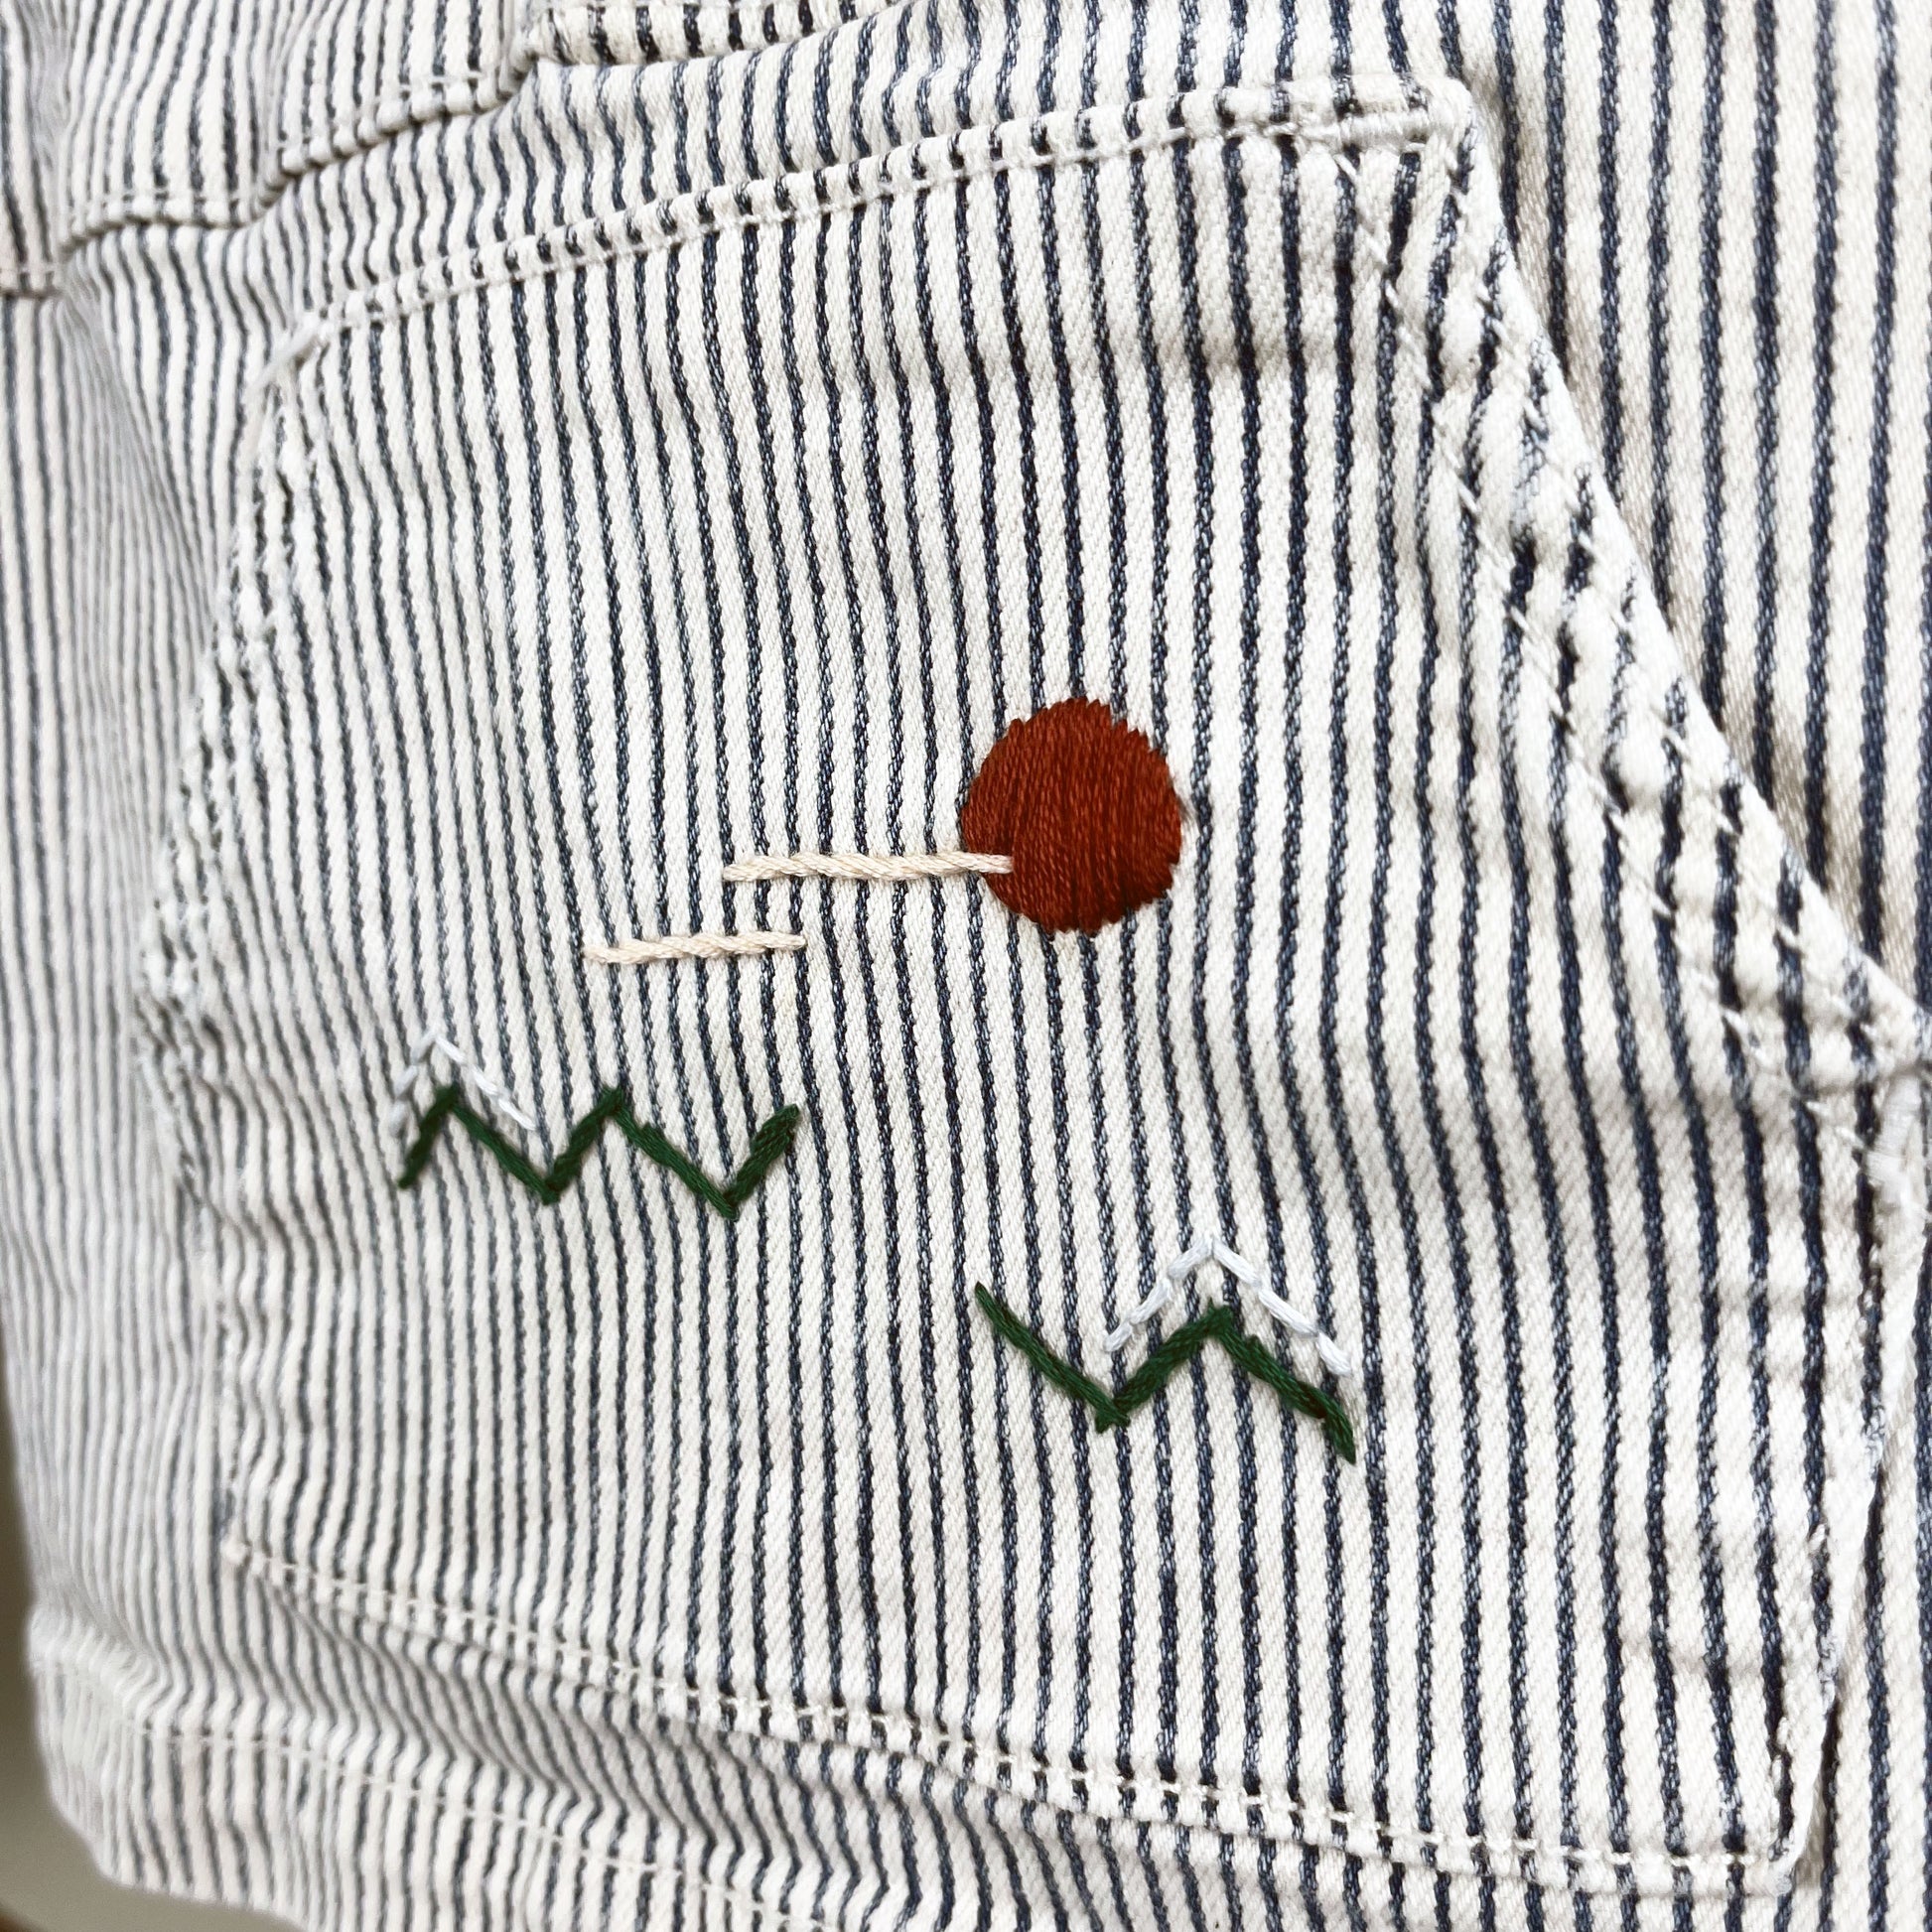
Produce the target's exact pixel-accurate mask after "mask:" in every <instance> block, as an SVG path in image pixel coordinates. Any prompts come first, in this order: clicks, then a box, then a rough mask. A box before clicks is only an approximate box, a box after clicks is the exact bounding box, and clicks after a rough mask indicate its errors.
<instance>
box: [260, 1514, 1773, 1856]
mask: <svg viewBox="0 0 1932 1932" xmlns="http://www.w3.org/2000/svg"><path fill="white" fill-rule="evenodd" d="M222 1554H223V1556H225V1557H226V1558H227V1559H228V1560H229V1562H231V1563H233V1564H234V1565H235V1566H236V1568H237V1569H239V1570H242V1571H243V1572H245V1573H251V1574H253V1575H255V1576H256V1577H258V1578H260V1579H261V1580H262V1581H263V1582H264V1583H265V1584H270V1585H273V1584H274V1582H275V1580H276V1578H278V1577H279V1578H280V1579H283V1580H284V1583H283V1587H288V1585H289V1584H297V1585H300V1586H301V1587H302V1588H303V1589H304V1590H305V1592H306V1593H307V1594H308V1595H309V1597H310V1598H311V1600H312V1601H315V1602H317V1603H319V1604H321V1605H324V1606H326V1607H329V1608H332V1609H335V1610H338V1611H342V1612H345V1613H346V1614H347V1615H349V1616H351V1617H353V1618H354V1619H356V1620H357V1621H359V1622H363V1623H366V1624H367V1625H368V1626H369V1627H370V1628H372V1629H374V1630H377V1631H383V1632H387V1633H389V1634H392V1635H393V1634H402V1635H405V1636H413V1637H415V1638H417V1639H418V1640H420V1641H424V1642H429V1643H462V1642H465V1641H466V1640H467V1641H471V1642H477V1641H484V1640H486V1639H487V1636H488V1635H489V1634H492V1633H493V1634H494V1635H495V1636H497V1637H501V1638H507V1639H509V1640H510V1642H511V1643H513V1644H515V1645H518V1646H522V1647H524V1648H525V1649H526V1651H527V1653H528V1654H526V1655H522V1656H516V1655H511V1654H509V1653H508V1652H507V1651H506V1650H503V1649H494V1648H492V1649H491V1651H490V1653H489V1654H490V1655H492V1656H494V1657H495V1658H497V1660H498V1661H499V1662H502V1663H506V1664H512V1665H516V1666H519V1667H521V1668H524V1669H529V1670H537V1671H546V1672H548V1673H549V1674H550V1675H552V1676H553V1677H556V1678H561V1681H563V1682H565V1683H570V1684H575V1685H577V1686H578V1687H579V1688H582V1689H587V1690H603V1691H605V1692H607V1693H611V1692H615V1693H618V1694H624V1693H626V1692H627V1693H628V1694H629V1695H631V1696H633V1697H639V1698H640V1699H641V1700H642V1701H645V1702H646V1703H647V1708H649V1709H651V1710H652V1711H653V1713H654V1715H656V1716H658V1717H661V1718H664V1719H667V1720H669V1721H671V1722H673V1723H684V1724H696V1725H702V1724H703V1723H704V1722H705V1713H706V1709H707V1707H715V1708H716V1709H717V1710H718V1712H719V1713H720V1714H721V1715H722V1714H725V1713H739V1714H749V1715H751V1716H752V1717H754V1718H755V1719H757V1720H759V1721H760V1722H761V1723H762V1724H763V1725H770V1724H772V1723H773V1722H774V1721H780V1720H785V1719H789V1720H792V1721H793V1722H795V1723H796V1724H797V1725H798V1727H799V1729H800V1731H801V1735H800V1737H799V1738H797V1739H796V1740H791V1739H782V1738H781V1741H798V1742H807V1743H809V1742H820V1743H827V1744H834V1745H840V1746H843V1747H844V1748H847V1749H874V1750H883V1751H888V1752H891V1753H892V1754H894V1755H896V1756H904V1757H912V1758H916V1759H918V1760H919V1761H920V1762H923V1763H930V1764H932V1765H934V1767H935V1768H937V1769H940V1770H946V1769H947V1766H946V1764H945V1761H944V1760H945V1759H946V1757H948V1756H952V1755H957V1756H960V1757H963V1758H965V1759H967V1760H968V1762H967V1764H966V1765H964V1766H962V1767H961V1768H960V1769H958V1770H956V1771H952V1772H950V1773H949V1775H953V1776H958V1777H965V1778H969V1779H971V1780H972V1781H973V1782H975V1783H979V1784H982V1785H985V1784H987V1783H988V1782H989V1780H988V1779H987V1778H986V1777H985V1776H983V1775H981V1767H985V1768H988V1769H990V1770H992V1771H993V1772H994V1773H995V1774H996V1776H997V1778H998V1779H999V1782H995V1783H994V1784H993V1786H992V1788H994V1789H1008V1790H1011V1789H1012V1785H1011V1783H1010V1782H1008V1781H1009V1780H1011V1779H1012V1778H1014V1777H1015V1776H1021V1775H1024V1776H1030V1777H1033V1778H1035V1780H1037V1781H1039V1782H1040V1783H1047V1782H1050V1781H1051V1780H1053V1779H1056V1778H1057V1779H1064V1780H1065V1781H1066V1782H1067V1783H1069V1784H1071V1785H1075V1786H1085V1787H1087V1788H1089V1789H1099V1790H1101V1791H1104V1792H1111V1793H1113V1794H1114V1796H1115V1797H1116V1799H1117V1800H1118V1801H1119V1802H1120V1804H1121V1806H1122V1809H1123V1810H1124V1811H1126V1812H1127V1813H1129V1814H1130V1815H1131V1814H1132V1812H1133V1808H1134V1805H1135V1803H1136V1801H1137V1799H1139V1798H1141V1797H1143V1796H1145V1797H1149V1798H1154V1799H1160V1800H1165V1801H1170V1802H1178V1803H1193V1804H1196V1805H1198V1806H1200V1807H1201V1808H1202V1809H1203V1810H1205V1811H1217V1812H1218V1811H1221V1810H1226V1809H1232V1810H1237V1811H1240V1812H1244V1813H1246V1814H1248V1815H1249V1816H1250V1817H1252V1818H1255V1819H1258V1820H1260V1821H1261V1822H1262V1823H1263V1824H1264V1825H1265V1824H1266V1821H1267V1819H1268V1818H1269V1817H1270V1816H1271V1815H1279V1816H1281V1817H1283V1818H1285V1819H1286V1820H1288V1821H1289V1826H1288V1828H1289V1830H1290V1831H1292V1832H1294V1833H1296V1834H1297V1835H1298V1836H1299V1835H1301V1834H1302V1833H1304V1832H1305V1831H1306V1830H1307V1829H1308V1828H1309V1827H1311V1826H1319V1825H1323V1824H1325V1825H1327V1826H1329V1827H1331V1828H1339V1829H1341V1830H1343V1831H1346V1830H1349V1829H1351V1828H1357V1827H1359V1828H1360V1829H1362V1830H1364V1831H1368V1832H1372V1833H1373V1834H1374V1835H1375V1837H1376V1838H1377V1839H1378V1840H1379V1841H1380V1842H1381V1843H1383V1844H1384V1845H1386V1846H1388V1847H1389V1848H1390V1849H1391V1853H1392V1855H1393V1848H1394V1847H1396V1846H1398V1845H1401V1846H1413V1847H1417V1848H1425V1849H1434V1850H1438V1851H1445V1852H1459V1853H1465V1854H1474V1853H1478V1852H1479V1853H1485V1854H1488V1855H1491V1856H1494V1857H1502V1858H1532V1859H1536V1860H1539V1861H1546V1860H1547V1861H1551V1862H1554V1863H1562V1864H1565V1865H1569V1866H1575V1865H1577V1864H1580V1863H1583V1864H1590V1863H1597V1864H1602V1865H1605V1866H1608V1867H1611V1868H1616V1867H1621V1866H1629V1865H1634V1864H1640V1863H1647V1862H1649V1861H1652V1860H1655V1861H1656V1862H1658V1863H1667V1864H1669V1865H1670V1866H1671V1867H1672V1868H1673V1869H1675V1870H1682V1871H1686V1872H1691V1873H1696V1872H1700V1871H1732V1870H1741V1869H1749V1868H1752V1867H1756V1866H1762V1865H1769V1864H1772V1863H1776V1859H1775V1858H1774V1857H1773V1856H1772V1855H1770V1854H1766V1853H1762V1852H1710V1853H1672V1852H1666V1851H1663V1850H1661V1849H1659V1848H1653V1847H1648V1846H1646V1847H1644V1848H1642V1849H1641V1850H1637V1851H1629V1852H1624V1851H1614V1850H1605V1849H1602V1848H1600V1847H1595V1846H1586V1845H1566V1844H1563V1843H1561V1842H1560V1841H1552V1840H1547V1839H1532V1838H1525V1837H1510V1836H1500V1835H1495V1834H1485V1833H1458V1832H1437V1831H1430V1830H1427V1829H1422V1828H1409V1827H1400V1826H1394V1825H1391V1824H1389V1823H1387V1822H1386V1821H1384V1820H1382V1819H1379V1818H1372V1817H1370V1816H1368V1815H1367V1814H1365V1813H1363V1812H1361V1811H1351V1810H1347V1809H1344V1808H1342V1807H1339V1806H1333V1805H1316V1804H1310V1803H1307V1802H1305V1801H1304V1800H1301V1799H1298V1798H1292V1797H1289V1796H1288V1795H1287V1794H1286V1793H1265V1792H1261V1791H1241V1790H1229V1789H1227V1788H1226V1787H1224V1786H1220V1785H1214V1784H1209V1783H1205V1782H1194V1783H1188V1782H1185V1781H1182V1780H1178V1779H1168V1778H1136V1777H1132V1776H1129V1775H1126V1774H1124V1773H1119V1772H1101V1771H1091V1770H1086V1769H1083V1768H1082V1767H1081V1766H1079V1765H1076V1764H1073V1763H1070V1762H1066V1761H1062V1760H1058V1759H1054V1758H1049V1757H1046V1756H1043V1755H1041V1754H1040V1753H1038V1752H1019V1751H1011V1750H1006V1749H1002V1748H1000V1747H999V1746H997V1745H991V1744H987V1743H984V1742H982V1741H981V1740H980V1739H978V1738H975V1737H972V1736H969V1735H962V1734H961V1733H959V1732H957V1731H954V1730H949V1729H948V1728H946V1726H944V1725H940V1724H936V1723H929V1722H926V1721H924V1720H922V1719H919V1718H916V1717H914V1716H912V1715H911V1714H910V1713H900V1714H897V1715H888V1714H887V1713H884V1712H873V1711H855V1710H853V1709H852V1708H851V1707H850V1706H847V1705H844V1704H839V1703H830V1704H811V1703H805V1702H800V1701H795V1700H788V1699H780V1698H773V1697H769V1696H766V1695H764V1694H762V1693H759V1694H755V1695H740V1694H738V1693H734V1692H728V1691H722V1690H721V1691H716V1692H711V1693H707V1692H706V1691H704V1690H703V1689H701V1688H699V1687H697V1686H693V1685H684V1686H679V1685H675V1684H673V1683H672V1682H670V1680H668V1679H667V1678H666V1677H665V1676H664V1675H663V1673H662V1672H661V1671H658V1670H654V1669H650V1668H647V1667H646V1666H644V1665H641V1664H626V1663H624V1662H623V1661H622V1660H621V1658H617V1657H613V1656H611V1655H609V1654H608V1653H604V1652H599V1651H594V1650H591V1649H590V1648H588V1647H587V1646H584V1645H579V1644H571V1643H568V1642H564V1641H561V1640H554V1639H548V1638H544V1637H542V1636H539V1635H538V1634H537V1632H535V1631H533V1630H530V1629H528V1628H526V1627H524V1626H523V1625H520V1624H517V1623H514V1622H511V1621H509V1620H507V1619H504V1618H499V1617H494V1616H490V1615H487V1614H486V1613H483V1612H481V1611H474V1610H458V1609H451V1608H446V1607H445V1606H443V1605H441V1604H437V1603H432V1602H425V1601H422V1600H419V1599H416V1598H412V1597H409V1596H406V1595H404V1594H402V1593H401V1592H398V1591H391V1590H383V1589H379V1588H374V1587H370V1586H366V1585H360V1584H356V1583H353V1582H352V1581H350V1580H349V1579H346V1578H341V1577H331V1576H328V1575H327V1574H326V1573H324V1572H321V1571H317V1570H314V1569H311V1568H309V1567H308V1566H307V1565H304V1564H299V1563H292V1562H289V1561H287V1560H286V1559H284V1558H280V1557H275V1556H271V1555H269V1554H268V1553H267V1552H265V1551H261V1550H257V1549H255V1548H254V1547H253V1546H251V1545H249V1544H246V1543H242V1542H239V1541H230V1542H229V1543H227V1544H225V1545H224V1546H223V1548H222ZM379 1603H386V1604H387V1605H388V1606H389V1609H388V1611H385V1610H383V1609H381V1608H378V1607H377V1605H378V1604H379ZM395 1610H402V1611H408V1612H414V1613H417V1614H420V1615H422V1616H423V1617H424V1618H425V1620H426V1622H428V1623H429V1624H430V1625H431V1626H432V1627H427V1628H415V1629H410V1628H408V1627H407V1626H403V1625H399V1624H398V1623H397V1622H396V1620H395V1618H394V1616H393V1614H391V1613H390V1612H393V1611H395ZM438 1625H440V1626H441V1627H436V1626H438ZM459 1630H467V1631H474V1632H480V1633H483V1635H482V1636H480V1637H479V1636H473V1637H470V1638H468V1639H466V1638H465V1637H464V1636H461V1635H459V1634H457V1632H458V1631H459ZM546 1653H548V1657H549V1659H550V1660H551V1661H546ZM573 1659H575V1660H577V1661H579V1662H582V1663H588V1664H591V1665H594V1666H595V1667H596V1668H597V1670H598V1673H599V1679H600V1680H601V1681H593V1680H586V1679H581V1678H574V1677H571V1676H569V1675H567V1674H565V1673H563V1672H560V1671H559V1670H558V1669H557V1665H559V1664H568V1663H569V1662H570V1661H571V1660H573ZM676 1699H682V1700H683V1704H684V1709H683V1710H682V1711H679V1710H678V1709H676V1708H675V1707H674V1704H673V1700H676ZM860 1725H864V1726H870V1727H871V1728H872V1729H873V1731H874V1732H875V1740H874V1741H871V1742H868V1741H866V1740H864V1739H855V1738H853V1737H852V1736H851V1735H850V1734H849V1733H850V1731H851V1730H852V1729H853V1728H854V1727H855V1726H860ZM808 1726H810V1727H819V1726H823V1727H825V1728H827V1729H829V1730H832V1731H834V1732H839V1733H847V1734H842V1735H834V1736H830V1737H824V1738H816V1739H815V1738H812V1737H809V1736H805V1735H803V1734H802V1733H803V1732H804V1731H805V1729H806V1728H807V1727H808ZM725 1727H726V1728H727V1729H729V1730H732V1731H734V1732H735V1733H736V1734H740V1735H754V1736H756V1735H770V1734H773V1733H770V1732H769V1731H758V1730H747V1729H745V1728H743V1727H742V1726H741V1725H738V1724H736V1723H735V1722H734V1720H733V1719H731V1718H726V1721H725ZM895 1731H897V1732H898V1733H899V1735H900V1736H902V1738H903V1739H904V1741H903V1742H900V1743H896V1742H894V1741H893V1733H894V1732H895ZM1014 1795H1015V1796H1023V1795H1024V1794H1022V1793H1019V1792H1015V1793H1014ZM1032 1802H1036V1803H1037V1802H1045V1803H1049V1804H1050V1803H1051V1802H1052V1801H1051V1800H1050V1799H1038V1798H1035V1799H1034V1800H1032ZM1058 1808H1060V1809H1064V1807H1058ZM1150 1822H1159V1823H1173V1822H1174V1821H1173V1820H1169V1819H1163V1820H1158V1821H1150ZM1210 1829H1214V1830H1217V1831H1220V1832H1222V1834H1223V1835H1224V1836H1225V1835H1226V1830H1225V1828H1224V1827H1212V1828H1210ZM1314 1842H1316V1843H1319V1842H1320V1841H1314Z"/></svg>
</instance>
